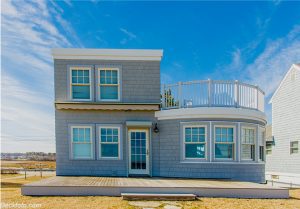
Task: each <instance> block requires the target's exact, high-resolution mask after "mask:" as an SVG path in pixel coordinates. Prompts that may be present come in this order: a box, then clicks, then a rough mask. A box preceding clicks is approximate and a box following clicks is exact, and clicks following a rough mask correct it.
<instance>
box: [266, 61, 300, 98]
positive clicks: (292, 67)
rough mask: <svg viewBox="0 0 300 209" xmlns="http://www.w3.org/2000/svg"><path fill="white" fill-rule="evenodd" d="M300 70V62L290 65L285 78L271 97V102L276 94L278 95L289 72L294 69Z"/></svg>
mask: <svg viewBox="0 0 300 209" xmlns="http://www.w3.org/2000/svg"><path fill="white" fill-rule="evenodd" d="M293 69H296V70H299V71H300V63H298V64H292V66H291V67H290V69H289V70H288V71H287V73H286V74H285V76H284V78H283V79H282V80H281V82H280V84H279V86H278V88H277V89H276V91H275V92H274V94H273V96H272V98H271V99H270V101H269V103H272V100H273V98H275V96H276V95H277V92H278V91H279V89H280V88H281V86H282V85H283V82H284V81H285V79H286V78H287V77H288V75H289V73H290V72H291V71H292V70H293Z"/></svg>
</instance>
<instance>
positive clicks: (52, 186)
mask: <svg viewBox="0 0 300 209" xmlns="http://www.w3.org/2000/svg"><path fill="white" fill-rule="evenodd" d="M121 193H144V194H145V193H152V194H153V193H154V194H160V193H161V194H166V193H167V194H187V193H188V194H195V195H197V196H204V197H239V198H288V196H289V191H288V190H287V189H281V188H276V187H270V186H267V185H265V184H257V183H250V182H239V181H229V180H205V179H178V178H121V177H66V176H65V177H63V176H56V177H52V178H49V179H44V180H41V181H38V182H34V183H30V184H26V185H24V186H22V194H23V195H33V196H42V195H47V196H49V195H72V196H74V195H75V196H86V195H105V196H121Z"/></svg>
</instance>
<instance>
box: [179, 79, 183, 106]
mask: <svg viewBox="0 0 300 209" xmlns="http://www.w3.org/2000/svg"><path fill="white" fill-rule="evenodd" d="M178 107H179V108H181V107H182V82H181V81H179V82H178Z"/></svg>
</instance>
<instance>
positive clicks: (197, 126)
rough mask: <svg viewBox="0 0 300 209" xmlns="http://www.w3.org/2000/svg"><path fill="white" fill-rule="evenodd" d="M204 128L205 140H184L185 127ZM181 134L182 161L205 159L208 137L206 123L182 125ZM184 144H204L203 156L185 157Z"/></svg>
mask: <svg viewBox="0 0 300 209" xmlns="http://www.w3.org/2000/svg"><path fill="white" fill-rule="evenodd" d="M195 127H196V128H204V130H205V142H185V128H195ZM182 128H183V131H182V133H183V136H182V159H183V160H184V161H206V160H207V157H208V155H207V152H208V150H207V149H208V139H207V125H183V126H182ZM185 144H205V157H204V158H186V157H185Z"/></svg>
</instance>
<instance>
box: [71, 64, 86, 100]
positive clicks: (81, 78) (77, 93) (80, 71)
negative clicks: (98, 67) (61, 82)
mask: <svg viewBox="0 0 300 209" xmlns="http://www.w3.org/2000/svg"><path fill="white" fill-rule="evenodd" d="M70 74H71V75H70V77H71V87H70V96H71V99H72V100H91V68H86V67H72V68H70Z"/></svg>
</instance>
